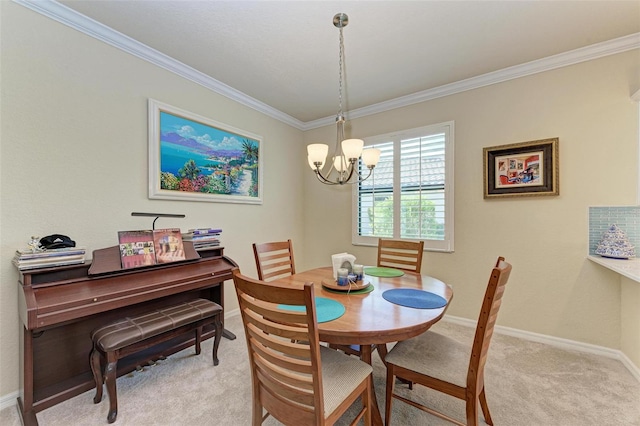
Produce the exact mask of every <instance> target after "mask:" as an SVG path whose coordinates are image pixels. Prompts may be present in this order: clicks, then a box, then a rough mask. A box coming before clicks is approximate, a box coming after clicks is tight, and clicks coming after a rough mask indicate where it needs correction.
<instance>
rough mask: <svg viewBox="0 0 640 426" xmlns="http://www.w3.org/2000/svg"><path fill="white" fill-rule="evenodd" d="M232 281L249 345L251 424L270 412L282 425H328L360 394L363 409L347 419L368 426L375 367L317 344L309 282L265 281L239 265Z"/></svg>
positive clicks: (267, 415)
mask: <svg viewBox="0 0 640 426" xmlns="http://www.w3.org/2000/svg"><path fill="white" fill-rule="evenodd" d="M233 281H234V283H235V288H236V294H237V296H238V304H239V306H240V312H241V314H242V321H243V323H244V330H245V335H246V339H247V348H248V350H249V363H250V368H251V382H252V388H253V420H252V425H253V426H258V425H261V424H262V423H263V422H264V420H266V419H267V418H268V417H269V416H270V415H271V416H273V417H274V418H275V419H276V420H278V421H279V422H281V423H283V424H285V425H292V426H293V425H295V426H299V425H331V424H334V423H335V422H336V421H337V420H338V419H340V417H341V416H342V415H343V414H344V413H345V411H347V410H348V409H349V407H351V405H352V404H353V403H354V402H355V401H356V400H358V398H360V400H361V401H362V409H361V410H360V411H359V412H358V413H357V415H356V417H355V419H354V420H353V422H352V423H351V424H352V425H355V424H356V423H358V422H359V421H360V420H361V419H364V423H365V424H366V425H371V404H372V402H371V401H372V386H373V385H372V371H373V369H372V368H371V366H370V365H369V364H367V363H365V362H362V361H360V360H358V359H355V358H352V357H349V356H347V355H345V354H343V353H340V352H338V351H334V350H332V349H329V348H326V347H324V346H321V345H320V342H319V337H318V323H317V317H316V305H315V299H314V289H313V283H306V284H304V286H296V287H292V286H290V285H281V284H278V283H266V282H264V281H260V280H254V279H251V278H249V277H246V276H243V275H242V274H240V271H238V270H237V269H236V270H234V271H233ZM282 305H294V306H301V307H304V310H288V309H282Z"/></svg>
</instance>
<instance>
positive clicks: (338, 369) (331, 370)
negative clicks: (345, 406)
mask: <svg viewBox="0 0 640 426" xmlns="http://www.w3.org/2000/svg"><path fill="white" fill-rule="evenodd" d="M320 358H321V362H322V386H323V388H324V392H323V393H324V414H325V417H326V416H327V415H329V414H330V413H332V412H333V411H335V409H336V408H337V407H338V405H340V404H341V403H342V401H344V400H345V399H346V397H347V396H349V394H351V392H353V391H354V390H355V388H356V387H357V386H358V385H359V384H360V383H362V381H363V380H365V379H366V378H367V376H368V375H369V374H371V373H372V372H373V369H372V368H371V366H370V365H369V364H367V363H365V362H362V361H360V360H359V359H357V358H354V357H351V356H349V355H345V354H343V353H342V352H338V351H336V350H334V349H329V348H326V347H324V346H321V347H320Z"/></svg>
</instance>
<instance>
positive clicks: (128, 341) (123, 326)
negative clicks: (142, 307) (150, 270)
mask: <svg viewBox="0 0 640 426" xmlns="http://www.w3.org/2000/svg"><path fill="white" fill-rule="evenodd" d="M221 315H222V306H220V305H218V304H217V303H215V302H212V301H210V300H206V299H194V300H191V301H188V302H184V303H180V304H177V305H173V306H169V307H166V308H162V309H158V310H155V311H152V312H147V313H144V314H142V315H138V316H136V317H133V318H123V319H120V320H118V321H115V322H113V323H110V324H107V325H105V326H103V327H99V328H97V329H96V330H94V331H93V332H92V333H91V339H92V340H93V350H92V351H91V357H90V359H91V371H92V372H93V378H94V380H95V383H96V395H95V397H94V398H93V402H94V403H95V404H97V403H99V402H100V401H101V400H102V388H103V384H104V383H106V385H107V394H108V395H109V414H108V415H107V421H108V422H109V423H113V422H115V421H116V416H117V415H118V398H117V395H116V372H117V364H118V360H119V359H120V358H123V357H125V356H127V355H131V354H133V353H136V352H139V351H142V350H144V349H147V348H150V347H151V346H154V345H157V344H158V343H162V342H165V341H167V340H170V339H173V338H174V337H176V336H179V335H181V334H184V333H186V332H190V331H195V350H196V355H200V352H201V349H200V341H201V338H202V328H203V326H205V325H208V324H213V326H214V328H215V337H214V342H213V365H218V346H219V344H220V338H221V337H222V319H221ZM105 360H106V365H105V368H104V370H102V368H101V366H102V362H103V361H105Z"/></svg>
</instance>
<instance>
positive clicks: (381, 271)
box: [364, 266, 404, 278]
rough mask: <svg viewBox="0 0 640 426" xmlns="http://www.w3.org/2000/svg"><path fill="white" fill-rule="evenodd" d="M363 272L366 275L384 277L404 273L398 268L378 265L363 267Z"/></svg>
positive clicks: (399, 275)
mask: <svg viewBox="0 0 640 426" xmlns="http://www.w3.org/2000/svg"><path fill="white" fill-rule="evenodd" d="M364 273H365V274H367V275H371V276H373V277H385V278H390V277H401V276H403V275H404V272H402V271H401V270H400V269H394V268H382V267H378V266H375V267H369V268H364Z"/></svg>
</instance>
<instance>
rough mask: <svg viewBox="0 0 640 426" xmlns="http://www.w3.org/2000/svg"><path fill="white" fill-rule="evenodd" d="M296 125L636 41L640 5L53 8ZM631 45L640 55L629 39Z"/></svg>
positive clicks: (82, 4)
mask: <svg viewBox="0 0 640 426" xmlns="http://www.w3.org/2000/svg"><path fill="white" fill-rule="evenodd" d="M59 3H61V4H63V5H65V6H67V7H69V8H72V9H73V10H75V11H77V12H79V13H81V14H83V15H85V16H86V17H89V18H92V19H93V20H95V21H98V22H99V23H102V24H104V25H106V26H108V27H110V28H112V29H114V30H116V31H118V32H120V33H122V34H124V35H126V36H128V37H131V38H132V39H134V40H137V41H138V42H141V43H143V44H144V45H146V46H149V47H151V48H153V49H155V50H157V51H159V52H162V53H164V54H166V55H168V56H169V57H171V58H173V59H175V60H177V61H179V62H181V63H182V64H185V65H187V66H189V67H191V68H193V69H195V70H197V71H199V72H201V73H204V74H206V75H208V76H210V77H211V78H213V79H215V80H217V81H218V82H221V83H224V84H226V85H228V86H231V87H232V88H234V89H236V90H237V91H240V92H242V93H243V94H245V95H247V97H250V98H253V99H255V100H258V101H260V102H262V103H264V104H266V105H267V106H269V107H272V108H274V109H276V110H278V111H280V112H282V113H284V114H287V115H289V116H291V117H292V118H293V119H294V121H297V120H299V122H302V123H308V122H312V121H314V120H320V119H326V118H327V117H335V114H336V113H337V110H338V76H339V74H338V69H339V68H338V52H339V49H338V48H339V44H338V39H339V30H338V29H337V28H336V27H334V26H333V23H332V20H333V16H334V15H335V14H336V13H338V12H344V13H347V14H348V15H349V25H348V26H347V27H346V28H345V29H344V45H345V74H346V81H345V88H344V89H343V91H344V94H343V110H344V111H352V110H358V109H362V108H366V107H370V106H371V105H376V104H379V103H384V102H389V101H391V100H394V99H397V98H400V97H407V96H411V95H412V94H416V93H421V92H424V91H430V90H431V91H433V90H436V89H437V88H442V87H443V86H445V85H451V84H456V83H460V82H461V81H464V80H467V79H473V78H477V77H478V76H484V75H487V73H494V72H500V70H505V69H508V68H509V67H515V66H521V65H522V64H526V63H530V62H531V61H539V60H543V59H545V58H548V57H552V56H553V55H558V54H562V53H565V52H570V51H574V50H575V49H580V48H585V47H587V46H592V45H594V44H597V43H601V42H605V41H609V40H613V39H618V38H620V37H624V36H629V35H633V34H636V35H638V34H639V33H640V1H637V0H636V1H341V2H335V1H188V0H184V1H127V0H121V1H95V0H81V1H77V0H74V1H60V2H59ZM634 40H636V41H635V43H636V44H635V47H636V48H637V47H640V46H638V44H637V40H640V38H637V39H634Z"/></svg>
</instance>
